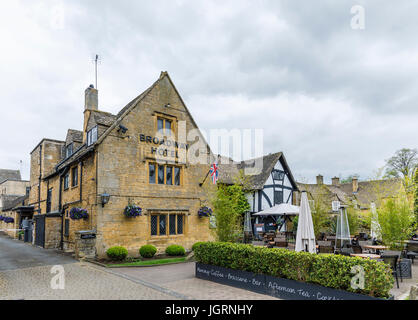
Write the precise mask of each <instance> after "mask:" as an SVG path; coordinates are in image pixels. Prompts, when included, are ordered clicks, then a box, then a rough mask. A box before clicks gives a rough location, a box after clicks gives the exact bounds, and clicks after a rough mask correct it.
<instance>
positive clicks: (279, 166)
mask: <svg viewBox="0 0 418 320" xmlns="http://www.w3.org/2000/svg"><path fill="white" fill-rule="evenodd" d="M220 160H225V159H224V158H220ZM225 162H227V161H220V163H218V168H219V183H223V184H233V183H234V182H235V180H234V179H235V177H238V176H239V174H240V171H241V172H242V173H244V176H245V180H246V183H245V186H246V190H245V191H246V195H247V199H248V203H249V204H250V207H251V209H250V210H251V214H254V213H257V212H260V211H262V210H265V209H267V208H271V207H273V206H274V205H277V204H280V203H289V204H292V203H293V197H294V195H295V194H294V193H295V192H296V191H298V186H297V183H296V181H295V179H294V177H293V175H292V172H291V170H290V168H289V165H288V164H287V161H286V158H285V157H284V155H283V153H282V152H277V153H271V154H268V155H265V156H263V157H261V158H257V159H251V160H246V161H242V162H238V163H236V162H234V163H231V162H230V163H225ZM255 166H257V168H258V170H254V172H251V168H252V167H255ZM245 169H247V170H245ZM253 173H255V174H253ZM252 222H253V224H254V223H256V224H258V223H264V228H265V230H266V231H268V230H277V229H279V230H281V231H285V230H284V228H285V226H284V221H283V219H281V218H278V217H277V216H276V217H274V216H267V217H254V218H253V219H252Z"/></svg>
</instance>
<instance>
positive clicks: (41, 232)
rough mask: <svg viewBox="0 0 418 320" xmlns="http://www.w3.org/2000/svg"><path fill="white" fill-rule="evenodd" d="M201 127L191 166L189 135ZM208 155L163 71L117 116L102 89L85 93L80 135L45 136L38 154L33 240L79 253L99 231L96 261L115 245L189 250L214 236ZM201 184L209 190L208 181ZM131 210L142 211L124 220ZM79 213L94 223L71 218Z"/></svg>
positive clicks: (35, 160)
mask: <svg viewBox="0 0 418 320" xmlns="http://www.w3.org/2000/svg"><path fill="white" fill-rule="evenodd" d="M192 129H196V132H197V136H198V138H197V139H199V140H200V141H201V143H200V144H199V145H200V146H202V145H203V146H204V147H200V149H197V150H195V153H197V154H199V156H200V157H201V158H202V159H204V163H203V164H201V163H193V164H191V163H190V161H189V159H187V151H188V150H189V148H190V147H191V146H190V145H189V144H187V143H186V139H185V132H190V130H192ZM212 157H213V156H212V154H211V151H210V149H209V147H208V145H207V144H206V142H205V140H204V138H203V137H202V136H201V135H200V132H199V131H198V128H197V125H196V123H195V121H194V120H193V118H192V116H191V115H190V113H189V111H188V109H187V107H186V106H185V104H184V102H183V100H182V98H181V97H180V95H179V93H178V92H177V90H176V88H175V86H174V84H173V82H172V81H171V79H170V77H169V75H168V74H167V73H166V72H162V73H161V75H160V77H159V79H158V80H157V81H156V82H155V83H154V84H153V85H152V86H151V87H150V88H148V89H147V90H146V91H145V92H143V93H142V94H141V95H139V96H138V97H137V98H135V99H134V100H132V101H131V102H130V103H129V104H128V105H127V106H126V107H124V108H123V109H122V110H120V112H119V113H118V114H117V115H113V114H110V113H107V112H103V111H100V110H99V109H98V91H97V90H96V89H95V88H93V86H90V87H89V88H87V89H86V91H85V108H84V124H83V131H77V130H71V129H70V130H68V132H67V136H66V139H65V141H59V140H53V139H43V140H42V141H41V142H40V143H39V144H38V145H37V146H36V147H35V148H34V149H33V151H32V152H31V173H30V185H31V190H30V194H29V201H28V203H29V206H32V207H33V209H34V216H33V218H34V222H35V226H34V235H35V239H34V243H35V244H36V245H39V246H42V247H45V248H60V247H61V248H62V249H64V250H74V249H75V250H76V251H77V248H76V239H77V237H78V231H80V230H93V233H94V236H95V251H96V254H97V255H98V256H99V257H100V256H104V255H105V252H106V250H107V249H108V248H109V247H111V246H115V245H122V246H125V247H126V248H127V249H128V250H129V251H130V254H132V255H137V254H138V249H139V248H140V246H142V245H144V244H153V245H155V246H156V247H157V248H158V249H159V250H164V249H165V248H166V247H167V246H168V245H169V244H179V245H182V246H184V247H185V248H186V249H190V248H191V246H192V245H193V243H195V242H196V241H205V240H210V239H212V237H211V232H210V228H209V219H208V218H200V217H199V216H198V210H199V208H200V207H202V206H204V205H207V203H206V192H205V186H206V185H207V184H209V183H210V179H205V176H206V175H207V173H208V171H209V169H210V164H211V162H212V161H213V159H212ZM202 182H204V183H202ZM128 205H137V206H139V207H140V208H142V214H141V215H140V216H138V217H135V218H131V217H126V216H125V215H124V210H125V208H126V207H127V206H128ZM73 208H80V209H85V210H87V212H88V216H87V218H83V219H78V220H77V219H72V218H71V210H72V209H73Z"/></svg>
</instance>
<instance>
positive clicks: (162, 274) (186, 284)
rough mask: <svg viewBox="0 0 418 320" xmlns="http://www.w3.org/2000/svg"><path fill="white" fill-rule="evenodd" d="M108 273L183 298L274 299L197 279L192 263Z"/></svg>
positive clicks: (115, 269) (127, 269)
mask: <svg viewBox="0 0 418 320" xmlns="http://www.w3.org/2000/svg"><path fill="white" fill-rule="evenodd" d="M112 270H113V272H115V273H118V274H121V275H124V276H127V277H129V278H131V279H141V280H142V281H146V282H147V283H152V284H154V285H156V286H159V287H162V288H166V289H168V290H172V291H174V292H176V293H177V294H179V295H183V296H184V297H185V298H186V299H198V300H230V299H234V300H277V299H276V298H273V297H271V296H267V295H263V294H258V293H254V292H251V291H247V290H243V289H238V288H234V287H230V286H225V285H222V284H218V283H215V282H211V281H206V280H201V279H197V278H196V277H195V263H194V262H189V263H178V264H171V265H165V266H154V267H142V268H113V269H112Z"/></svg>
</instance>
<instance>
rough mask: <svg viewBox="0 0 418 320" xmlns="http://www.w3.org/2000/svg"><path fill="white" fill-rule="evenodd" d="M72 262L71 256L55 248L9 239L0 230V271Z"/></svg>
mask: <svg viewBox="0 0 418 320" xmlns="http://www.w3.org/2000/svg"><path fill="white" fill-rule="evenodd" d="M74 262H75V260H74V259H73V258H71V257H69V256H65V255H63V254H59V253H58V252H57V251H55V250H45V249H42V248H38V247H34V246H32V245H30V244H27V243H24V242H22V241H18V240H13V239H10V238H9V237H7V236H6V235H2V233H1V232H0V271H5V270H16V269H23V268H31V267H40V266H49V265H56V264H60V265H64V264H68V263H74Z"/></svg>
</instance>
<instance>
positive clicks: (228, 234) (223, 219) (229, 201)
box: [212, 183, 250, 242]
mask: <svg viewBox="0 0 418 320" xmlns="http://www.w3.org/2000/svg"><path fill="white" fill-rule="evenodd" d="M212 205H213V209H214V210H213V211H214V215H215V217H216V230H215V231H216V236H217V238H218V241H224V242H235V241H237V240H238V238H239V237H240V236H241V234H242V232H243V224H242V218H243V214H244V213H245V212H246V211H248V210H250V205H249V203H248V201H247V198H246V197H245V194H244V191H243V187H242V185H240V184H237V183H236V184H233V185H230V186H226V185H219V186H218V189H217V190H216V196H215V198H214V199H213V200H212Z"/></svg>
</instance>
